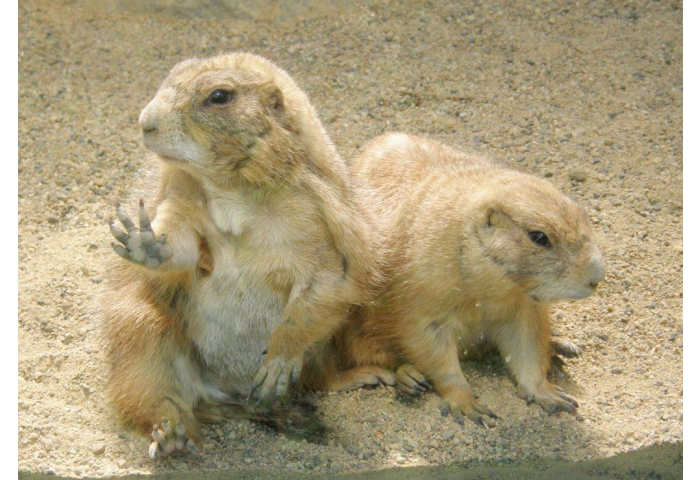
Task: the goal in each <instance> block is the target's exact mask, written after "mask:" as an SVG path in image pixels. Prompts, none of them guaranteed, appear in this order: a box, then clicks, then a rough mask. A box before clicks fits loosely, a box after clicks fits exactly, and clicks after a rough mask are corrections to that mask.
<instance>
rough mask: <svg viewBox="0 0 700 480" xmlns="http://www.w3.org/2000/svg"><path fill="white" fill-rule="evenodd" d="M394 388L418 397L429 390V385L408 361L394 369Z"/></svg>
mask: <svg viewBox="0 0 700 480" xmlns="http://www.w3.org/2000/svg"><path fill="white" fill-rule="evenodd" d="M396 388H398V389H399V391H400V392H401V393H405V394H406V395H411V396H412V397H419V396H421V395H423V394H424V393H425V392H427V391H428V390H430V388H431V385H430V383H428V381H427V380H426V379H425V377H424V376H423V375H422V374H421V373H420V372H419V371H418V370H416V367H414V366H413V365H411V364H410V363H404V364H403V365H401V366H400V367H399V368H398V370H396Z"/></svg>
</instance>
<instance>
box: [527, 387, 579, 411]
mask: <svg viewBox="0 0 700 480" xmlns="http://www.w3.org/2000/svg"><path fill="white" fill-rule="evenodd" d="M518 396H520V398H524V399H525V400H527V402H528V403H533V402H534V403H536V404H538V405H539V406H541V407H542V408H543V409H544V411H545V412H547V413H548V414H550V415H551V414H553V413H555V412H560V411H561V412H569V413H571V414H575V413H576V409H577V408H578V406H579V404H578V402H577V401H576V399H575V398H573V397H570V396H569V395H567V394H566V392H564V389H562V388H561V387H558V386H556V385H554V384H553V383H550V382H548V381H547V380H544V381H542V383H541V384H540V385H539V386H538V387H536V388H534V389H528V388H526V387H524V386H522V385H521V386H519V387H518Z"/></svg>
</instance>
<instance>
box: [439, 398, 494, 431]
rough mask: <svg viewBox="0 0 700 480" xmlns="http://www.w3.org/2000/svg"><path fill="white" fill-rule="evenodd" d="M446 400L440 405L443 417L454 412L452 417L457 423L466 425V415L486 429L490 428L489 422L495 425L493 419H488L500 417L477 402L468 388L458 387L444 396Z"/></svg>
mask: <svg viewBox="0 0 700 480" xmlns="http://www.w3.org/2000/svg"><path fill="white" fill-rule="evenodd" d="M443 398H444V400H443V402H442V405H441V406H440V412H441V413H442V416H443V417H446V416H447V415H449V414H452V417H453V418H454V419H455V421H456V422H457V423H459V424H460V425H462V426H464V417H465V416H466V417H467V418H469V420H471V421H472V422H474V423H476V424H477V425H480V426H482V427H484V428H486V429H488V428H489V423H491V425H492V426H493V425H494V422H493V421H492V420H489V423H487V422H486V419H487V418H488V419H498V415H496V414H495V413H493V412H492V411H491V409H490V408H489V407H487V406H486V405H482V404H481V403H479V402H477V401H476V399H475V398H474V396H473V395H472V393H471V392H470V391H469V390H468V389H467V390H465V389H462V388H460V389H457V390H455V391H453V392H450V393H448V394H446V395H444V396H443Z"/></svg>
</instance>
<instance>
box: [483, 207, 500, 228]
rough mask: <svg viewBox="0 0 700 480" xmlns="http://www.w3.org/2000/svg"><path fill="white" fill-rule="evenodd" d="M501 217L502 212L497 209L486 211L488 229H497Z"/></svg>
mask: <svg viewBox="0 0 700 480" xmlns="http://www.w3.org/2000/svg"><path fill="white" fill-rule="evenodd" d="M499 217H500V212H499V211H498V209H497V208H496V207H490V208H489V209H488V210H487V211H486V226H487V227H495V226H496V225H498V221H499V219H500V218H499Z"/></svg>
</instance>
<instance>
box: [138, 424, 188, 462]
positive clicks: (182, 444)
mask: <svg viewBox="0 0 700 480" xmlns="http://www.w3.org/2000/svg"><path fill="white" fill-rule="evenodd" d="M151 438H152V439H153V443H151V446H150V447H149V448H148V456H149V457H151V460H157V459H158V458H159V457H160V456H161V455H172V454H180V453H195V452H196V451H197V449H196V447H195V445H194V442H193V441H192V440H191V439H190V438H189V437H188V436H187V432H186V431H185V427H184V426H183V425H182V423H180V422H178V423H177V425H176V426H175V428H174V429H173V426H172V424H171V423H170V422H169V421H168V419H167V418H163V423H162V429H161V428H158V425H153V432H152V433H151Z"/></svg>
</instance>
